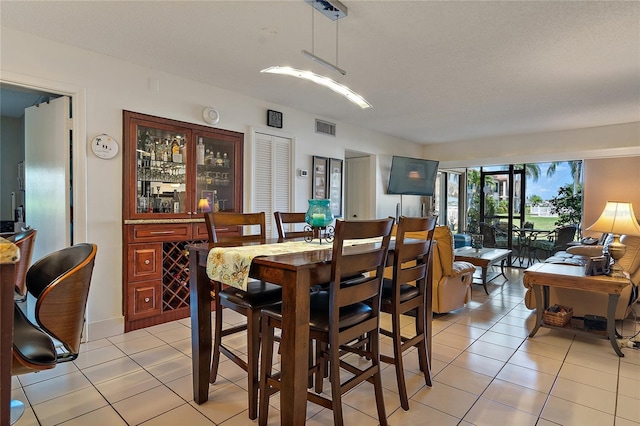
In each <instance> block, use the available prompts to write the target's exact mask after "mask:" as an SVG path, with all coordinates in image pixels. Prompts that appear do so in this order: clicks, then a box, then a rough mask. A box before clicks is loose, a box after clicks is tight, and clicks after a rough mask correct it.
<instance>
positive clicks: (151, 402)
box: [12, 269, 640, 426]
mask: <svg viewBox="0 0 640 426" xmlns="http://www.w3.org/2000/svg"><path fill="white" fill-rule="evenodd" d="M508 276H509V277H510V280H509V281H504V279H502V281H500V280H501V278H498V279H496V282H494V283H490V284H489V286H488V287H489V290H490V295H489V296H487V295H485V293H484V291H483V290H482V287H481V286H478V285H474V287H473V297H472V302H471V303H469V304H468V305H467V306H466V307H465V308H463V309H460V310H458V311H456V312H453V313H449V314H444V315H438V316H436V318H435V319H434V322H433V331H434V339H433V362H432V374H433V376H434V383H433V387H432V388H428V387H426V386H425V383H424V378H423V377H422V376H420V374H418V373H419V370H418V365H417V355H416V354H415V353H414V352H413V351H414V350H415V349H414V350H412V351H409V352H408V353H406V354H405V370H406V376H407V382H408V391H409V394H410V397H411V399H410V410H409V411H404V410H402V409H401V408H400V402H399V399H398V395H397V390H396V382H395V377H394V374H395V372H394V368H393V367H392V366H388V365H385V368H384V370H383V385H384V387H385V406H386V412H387V416H388V420H389V423H390V424H392V425H421V424H426V423H429V424H432V425H472V424H473V425H519V426H520V425H539V426H548V425H581V426H585V425H587V426H588V425H597V426H603V425H616V426H627V425H636V426H637V425H640V351H639V350H634V349H627V348H625V349H623V352H624V354H625V357H624V358H618V356H616V355H615V353H614V352H613V350H612V348H611V347H610V345H609V342H608V341H606V340H600V339H592V338H588V337H585V336H580V335H576V336H573V335H571V334H560V333H558V332H557V331H553V330H549V329H541V330H540V331H539V332H538V334H537V335H536V336H535V337H534V338H532V339H529V338H527V334H528V330H529V329H530V328H531V326H532V321H533V314H532V312H531V311H529V310H528V309H527V308H526V307H525V306H524V304H523V302H522V299H523V295H524V288H523V286H522V271H521V270H518V269H511V270H509V271H508ZM638 308H639V306H638V305H636V308H635V309H636V310H637V311H640V309H638ZM224 317H225V321H230V322H233V321H234V318H235V320H236V321H239V320H240V318H238V316H234V313H233V312H230V311H227V312H225V316H224ZM383 320H385V319H383ZM411 320H412V318H407V321H406V324H407V325H406V326H407V327H411ZM620 325H621V324H619V325H618V327H619V328H620ZM622 326H623V329H622V333H623V335H627V336H628V335H630V334H631V333H632V332H633V331H634V329H637V328H638V325H637V324H636V323H634V321H631V320H627V321H625V323H624V324H623V325H622ZM383 343H384V344H383V351H385V352H390V346H389V344H388V340H384V341H383ZM233 344H236V347H238V348H239V349H242V348H243V347H244V339H241V338H240V339H235V341H234V342H232V345H233ZM190 356H191V339H190V322H189V319H188V318H187V319H184V320H180V321H174V322H171V323H167V324H161V325H158V326H154V327H151V328H147V329H144V330H137V331H134V332H130V333H126V334H122V335H117V336H113V337H110V338H108V339H101V340H97V341H91V342H88V343H86V344H83V350H82V353H81V355H80V357H79V358H78V359H77V360H76V361H75V362H73V363H67V364H61V365H59V366H57V367H56V368H54V369H53V370H49V371H46V372H41V373H32V374H28V375H22V376H18V377H13V379H12V387H13V391H12V394H13V398H14V399H20V400H22V401H23V402H25V403H26V405H27V410H26V412H25V414H24V416H23V417H22V418H21V419H20V421H19V422H18V423H17V424H18V425H20V426H28V425H56V424H64V425H95V426H99V425H108V426H114V425H138V424H143V425H149V426H151V425H176V424H180V425H189V426H197V425H224V426H233V425H254V424H256V422H253V421H251V420H249V419H248V417H247V410H246V406H247V394H246V390H245V389H246V374H245V373H244V372H243V371H242V370H240V369H239V368H238V367H236V366H235V364H233V363H231V362H230V361H228V360H226V359H225V360H224V362H223V363H221V365H220V375H221V376H222V377H220V378H219V379H218V381H217V382H216V383H215V384H214V385H211V388H210V392H209V401H208V402H207V403H205V404H203V405H197V404H195V403H194V402H193V399H192V398H193V393H192V382H191V358H190ZM223 359H224V358H223ZM343 402H344V406H345V411H344V413H345V419H346V420H345V423H346V424H348V425H354V424H357V425H376V424H378V422H377V414H376V409H375V403H374V397H373V389H372V387H371V385H370V384H368V383H364V384H361V385H359V386H358V387H356V388H355V389H353V390H352V391H350V392H349V393H348V394H347V395H346V396H345V398H344V401H343ZM279 408H280V403H279V398H278V397H276V396H274V397H272V398H271V409H270V411H269V424H272V425H277V424H279V411H278V410H279ZM307 414H308V421H307V423H308V424H310V425H326V424H331V423H332V413H331V411H329V410H326V409H321V408H319V407H317V406H315V405H314V404H311V403H310V404H308V409H307Z"/></svg>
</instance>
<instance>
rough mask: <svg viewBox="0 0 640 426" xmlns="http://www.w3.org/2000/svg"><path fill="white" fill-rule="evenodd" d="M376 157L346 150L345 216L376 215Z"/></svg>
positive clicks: (369, 217)
mask: <svg viewBox="0 0 640 426" xmlns="http://www.w3.org/2000/svg"><path fill="white" fill-rule="evenodd" d="M372 170H373V171H375V159H374V157H373V156H372V155H371V154H367V153H363V152H356V151H345V167H344V218H345V219H346V220H350V219H359V220H367V219H374V218H375V217H376V208H375V202H376V201H375V195H373V193H374V191H372V190H371V185H372V182H373V181H374V178H373V177H372V176H375V174H374V173H372Z"/></svg>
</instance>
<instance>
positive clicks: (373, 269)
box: [330, 218, 393, 319]
mask: <svg viewBox="0 0 640 426" xmlns="http://www.w3.org/2000/svg"><path fill="white" fill-rule="evenodd" d="M392 228H393V218H389V219H381V220H363V221H342V220H339V221H337V222H336V231H335V236H334V241H333V254H332V262H331V277H332V285H331V287H330V298H331V306H332V315H333V316H334V318H336V319H337V318H339V309H340V307H344V306H348V305H352V304H355V303H358V302H364V301H370V300H371V299H374V300H375V301H374V303H373V306H374V311H375V315H374V316H377V315H378V312H379V309H380V303H379V295H380V287H381V285H382V276H383V272H384V267H385V263H386V259H387V252H388V249H389V243H390V239H391V229H392ZM376 237H382V241H381V242H380V243H377V244H367V245H362V246H360V247H358V246H357V245H354V246H347V247H345V246H344V241H345V240H356V239H367V238H376ZM361 273H365V274H368V277H367V278H366V279H364V280H358V281H357V283H355V284H350V285H348V286H341V285H339V283H340V281H341V277H346V276H353V275H355V274H361Z"/></svg>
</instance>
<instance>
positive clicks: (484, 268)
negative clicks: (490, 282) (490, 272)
mask: <svg viewBox="0 0 640 426" xmlns="http://www.w3.org/2000/svg"><path fill="white" fill-rule="evenodd" d="M481 269H482V287H484V292H485V293H487V295H489V290H487V269H489V265H486V266H482V267H481Z"/></svg>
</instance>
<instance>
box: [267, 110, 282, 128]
mask: <svg viewBox="0 0 640 426" xmlns="http://www.w3.org/2000/svg"><path fill="white" fill-rule="evenodd" d="M267 126H269V127H277V128H279V129H282V113H281V112H280V111H274V110H272V109H269V110H267Z"/></svg>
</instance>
